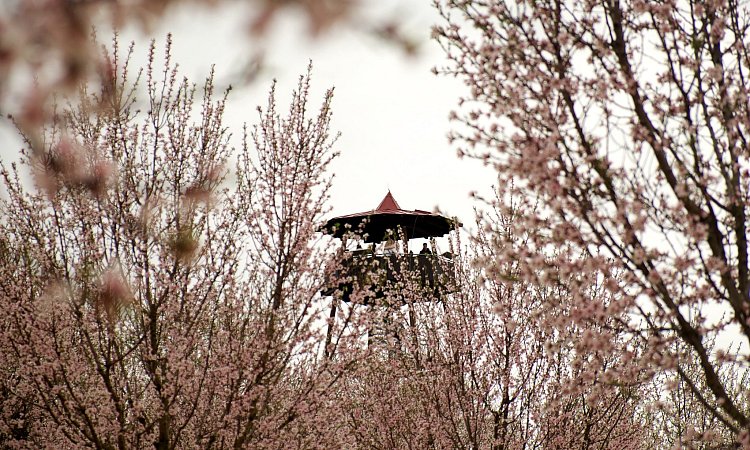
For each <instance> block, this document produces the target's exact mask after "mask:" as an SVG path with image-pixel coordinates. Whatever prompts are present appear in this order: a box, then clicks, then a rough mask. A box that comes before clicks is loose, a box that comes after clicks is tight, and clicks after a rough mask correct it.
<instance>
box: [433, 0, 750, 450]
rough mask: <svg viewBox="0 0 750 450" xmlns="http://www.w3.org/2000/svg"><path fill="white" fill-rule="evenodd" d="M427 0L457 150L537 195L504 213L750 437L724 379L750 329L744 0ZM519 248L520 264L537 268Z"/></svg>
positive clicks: (647, 363) (651, 366) (743, 438)
mask: <svg viewBox="0 0 750 450" xmlns="http://www.w3.org/2000/svg"><path fill="white" fill-rule="evenodd" d="M436 6H437V8H438V9H439V11H440V12H441V14H442V15H443V17H444V18H445V24H444V25H443V26H441V27H438V28H436V29H435V36H436V37H437V39H438V41H439V42H440V43H441V44H442V45H443V47H444V49H445V51H446V53H447V55H448V57H449V59H450V64H448V66H447V67H445V68H443V69H442V71H443V72H444V73H446V74H449V75H454V76H458V77H461V78H463V79H464V80H465V82H466V84H467V86H468V87H469V90H470V93H469V95H467V97H466V98H464V99H462V103H461V104H462V106H461V108H460V110H459V111H458V112H457V113H455V115H454V116H453V117H454V119H455V120H456V121H457V128H456V131H455V133H453V134H452V136H451V138H452V139H453V141H454V142H455V143H456V144H457V145H458V146H459V149H460V152H461V153H463V154H466V155H470V156H473V157H477V158H481V159H483V160H484V161H486V162H487V163H488V164H491V165H492V166H493V167H494V168H496V169H497V171H498V174H499V177H500V180H501V181H500V183H501V187H503V188H506V189H510V186H512V185H513V183H515V186H517V187H518V189H519V190H520V191H521V192H522V193H523V194H524V195H526V196H528V198H530V199H531V201H533V202H538V204H539V205H541V206H540V207H539V208H538V209H536V210H535V211H531V212H530V214H528V215H525V216H523V217H521V218H520V220H518V221H517V222H516V224H515V225H514V226H515V227H517V228H519V229H520V230H530V229H535V230H537V231H538V232H537V233H535V234H534V235H533V240H532V241H533V244H534V247H536V248H550V247H557V248H559V249H560V251H558V252H556V255H557V256H556V260H555V261H554V262H553V264H552V265H551V266H552V267H557V268H560V269H561V270H565V271H568V272H578V273H581V272H590V273H591V274H592V275H591V276H597V277H601V279H602V283H603V285H604V286H605V287H606V289H607V290H608V291H609V292H610V293H611V294H612V296H613V303H612V304H611V305H610V307H609V309H608V310H607V311H606V313H607V314H613V313H615V312H625V313H627V314H628V317H629V320H627V321H624V322H623V323H622V324H621V331H622V332H623V333H626V335H627V336H629V339H632V342H633V343H632V345H633V346H634V347H635V346H642V347H643V348H644V349H645V351H644V353H643V354H642V355H640V356H639V362H640V364H641V366H642V369H643V371H644V372H649V371H650V372H654V373H663V374H666V375H668V376H670V377H671V376H672V375H674V376H677V377H678V378H679V383H678V384H679V385H680V386H682V388H684V389H686V390H687V391H688V392H689V393H690V395H691V396H692V398H693V399H694V400H695V402H696V404H698V405H700V407H701V408H703V409H704V410H705V411H707V412H708V413H709V414H710V415H711V416H712V417H713V418H714V419H715V420H716V421H717V422H718V423H720V424H721V425H720V426H721V427H722V428H723V429H724V430H726V431H727V432H728V433H730V434H732V435H734V437H735V439H736V440H737V442H740V443H741V444H742V445H743V446H746V447H750V429H749V427H750V421H749V418H750V409H748V403H747V398H746V393H745V392H744V390H743V389H741V388H740V387H739V386H738V385H737V383H736V380H737V378H736V377H731V376H730V377H727V376H724V374H727V373H734V374H739V375H741V374H743V373H744V372H745V371H746V370H747V364H748V357H747V355H748V354H747V345H748V339H750V300H749V299H750V278H749V277H748V273H750V266H749V265H748V244H747V229H746V227H747V219H746V216H747V211H748V198H747V195H748V182H750V172H749V171H748V153H747V151H748V145H747V134H748V128H749V126H750V116H749V115H748V95H747V80H746V76H747V71H748V66H749V65H750V64H749V63H750V61H749V60H748V51H747V43H748V35H747V29H748V23H749V22H750V15H749V14H748V9H747V7H746V5H744V4H741V3H738V2H733V1H727V2H722V1H710V2H704V1H691V0H686V1H656V2H646V1H640V0H632V1H630V0H607V1H583V2H578V1H566V0H542V1H524V0H521V1H517V2H504V1H496V0H489V1H485V2H469V1H459V0H447V1H438V2H436ZM581 255H583V256H581ZM508 256H511V255H506V254H504V252H503V249H500V248H498V249H497V253H496V257H497V258H498V259H501V260H502V259H503V258H504V257H508ZM520 256H523V259H522V261H523V263H524V264H525V265H528V266H529V267H530V268H531V269H533V270H530V272H529V273H531V272H535V271H537V270H541V271H545V270H548V268H549V267H550V265H549V264H547V262H542V261H540V260H538V259H534V258H533V257H525V256H524V255H520ZM572 300H573V301H574V302H577V303H579V304H580V307H581V308H584V307H585V303H586V299H585V298H583V297H581V298H573V299H572ZM709 342H715V343H716V344H717V346H716V347H715V348H714V347H711V346H709V345H708V343H709ZM728 342H733V343H734V346H733V347H732V348H733V349H734V350H735V351H728ZM738 348H739V351H736V350H737V349H738ZM688 366H689V367H692V368H694V369H695V370H688V369H687V367H688ZM609 372H610V375H609V376H610V377H612V380H613V382H618V383H622V382H625V381H626V379H625V378H626V377H623V374H621V373H618V372H617V371H609ZM693 437H694V436H691V437H690V439H693ZM709 437H710V438H711V439H713V437H711V436H709ZM698 438H700V436H698ZM724 444H725V445H727V443H726V442H725V443H724Z"/></svg>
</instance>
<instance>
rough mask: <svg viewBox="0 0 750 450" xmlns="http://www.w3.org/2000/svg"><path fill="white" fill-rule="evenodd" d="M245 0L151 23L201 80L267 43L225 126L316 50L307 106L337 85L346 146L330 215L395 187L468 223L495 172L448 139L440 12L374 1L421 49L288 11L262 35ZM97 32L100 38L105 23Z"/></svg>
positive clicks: (339, 125) (458, 89) (403, 201)
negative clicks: (314, 25) (311, 25)
mask: <svg viewBox="0 0 750 450" xmlns="http://www.w3.org/2000/svg"><path fill="white" fill-rule="evenodd" d="M241 8H242V7H241V6H240V5H236V4H234V5H226V6H225V7H223V8H221V9H199V8H195V7H183V8H181V9H179V10H177V11H175V12H174V13H173V14H172V17H171V18H170V19H169V21H167V22H165V23H164V24H162V26H160V27H159V28H158V29H156V30H153V31H152V32H151V35H152V36H153V37H155V38H156V41H157V45H158V46H159V49H160V50H161V49H163V37H164V36H165V35H166V33H167V32H172V33H173V42H174V46H173V50H174V52H173V57H174V60H175V61H176V62H178V63H179V64H180V66H181V67H182V70H183V73H184V74H185V75H187V76H188V77H189V78H190V79H191V80H192V81H193V82H196V83H200V82H201V81H202V79H203V78H204V77H205V75H206V74H207V73H208V70H209V68H210V66H211V64H215V65H216V73H217V79H218V80H219V84H221V82H222V81H226V80H230V79H231V78H232V76H233V75H235V74H236V73H237V72H238V70H239V69H238V68H237V67H238V66H241V65H242V64H244V62H245V61H246V60H247V57H248V56H249V55H251V54H253V53H254V52H255V51H256V50H258V49H260V48H263V49H264V50H265V65H264V67H263V69H262V70H261V72H260V73H259V74H258V76H257V77H256V78H255V79H254V80H253V81H252V82H251V83H250V84H248V85H246V86H242V87H240V88H239V89H237V88H236V83H233V84H235V89H233V91H232V92H231V94H230V97H229V104H228V110H227V114H226V125H227V126H228V127H229V129H230V131H231V132H232V133H233V134H234V135H235V137H236V138H237V141H238V138H239V137H240V135H241V132H242V123H243V122H248V123H253V122H255V121H256V117H257V115H256V112H255V107H256V106H257V105H259V104H260V105H265V102H266V94H267V91H268V88H269V86H270V83H271V80H272V79H273V78H276V79H278V82H279V83H278V86H277V94H280V98H279V102H278V103H279V109H280V110H281V111H284V110H285V108H286V106H287V101H288V100H287V99H288V96H289V93H290V92H291V91H292V89H294V88H295V87H296V83H297V77H298V76H299V75H300V74H302V73H304V71H305V69H306V66H307V62H308V60H310V59H312V61H313V65H314V68H313V80H312V85H313V86H312V87H313V95H312V97H311V99H310V102H311V106H312V108H311V111H312V110H313V109H314V108H315V107H317V106H318V105H319V104H320V102H321V100H322V95H323V92H324V90H325V89H327V88H328V87H331V86H334V87H335V89H336V90H335V96H334V101H333V121H332V129H333V130H334V131H340V132H341V137H340V139H339V141H338V142H337V144H336V147H335V148H336V149H337V150H338V151H339V152H340V153H341V156H340V157H339V158H338V160H337V161H335V163H334V165H333V167H332V169H333V172H334V173H335V178H334V185H333V189H332V192H331V205H330V206H331V207H332V212H331V215H332V216H333V215H341V214H348V213H354V212H359V211H363V210H368V209H371V208H374V207H375V206H377V204H378V203H379V202H380V200H381V199H382V197H383V196H384V195H385V193H386V192H387V190H388V189H390V190H391V192H392V193H393V195H394V197H395V198H396V200H397V201H398V202H399V204H400V205H401V207H402V208H405V209H425V210H432V209H433V208H435V207H439V208H440V209H441V210H442V211H444V212H445V213H447V214H449V215H456V216H458V217H459V218H460V219H461V220H462V221H463V222H464V224H465V225H470V224H471V223H472V221H473V212H472V208H473V206H474V203H473V201H472V200H471V199H470V198H469V192H470V191H472V190H476V191H479V192H489V191H490V186H491V185H492V184H494V183H495V176H494V174H493V172H492V171H491V170H490V169H487V168H484V167H482V166H481V164H479V163H478V162H475V161H469V160H459V159H458V158H457V156H456V150H455V148H454V147H452V146H450V145H449V144H448V143H447V140H446V134H447V132H448V131H449V130H450V124H449V122H448V120H447V117H448V113H449V111H450V110H451V108H453V107H454V106H455V105H456V104H457V100H458V97H459V96H460V95H461V94H462V93H463V92H464V86H463V85H462V83H461V82H460V81H459V80H455V79H449V78H446V77H442V76H435V75H433V74H432V73H431V72H430V69H431V68H432V67H433V66H435V65H441V64H443V63H444V56H443V54H442V50H441V49H440V47H439V46H438V45H437V43H435V42H433V41H431V40H429V34H430V27H431V25H432V24H434V23H437V22H438V21H439V17H438V15H437V13H436V12H435V11H434V10H433V9H432V7H431V6H430V2H429V1H428V0H420V1H410V2H408V3H406V2H397V1H395V0H388V1H385V0H383V1H382V2H379V3H378V6H377V11H374V13H376V14H386V15H388V14H394V13H395V14H397V15H398V17H399V20H400V21H401V25H402V26H403V27H404V32H405V33H406V34H407V35H409V36H411V37H413V38H414V39H416V40H417V41H418V42H419V43H420V44H421V45H420V50H419V53H418V55H417V56H416V57H409V56H407V55H406V54H405V53H404V52H403V51H401V50H400V49H398V48H396V47H395V46H394V45H393V44H389V43H385V42H383V41H381V40H378V39H377V38H375V37H373V36H371V35H368V34H366V33H361V32H356V31H355V30H352V29H351V26H349V28H348V29H342V28H341V27H339V28H337V29H335V30H333V31H332V32H330V33H328V34H326V35H324V36H323V37H322V38H318V39H313V38H311V37H310V36H309V34H308V33H307V30H306V22H305V21H304V20H302V19H301V17H295V16H294V15H293V14H292V15H290V14H287V13H284V15H283V16H280V17H279V18H278V19H277V20H276V21H275V23H274V24H273V26H272V28H271V29H270V30H269V31H270V32H269V33H268V34H267V37H266V38H265V42H263V43H262V45H258V44H259V43H258V42H257V41H256V42H253V38H252V37H249V36H248V35H247V33H246V26H247V23H248V15H247V13H246V12H244V11H243V10H242V9H241ZM99 37H100V39H101V40H102V41H105V40H106V39H107V36H105V35H103V33H101V32H100V36H99ZM125 40H127V41H129V40H135V41H136V55H137V57H138V58H139V59H140V58H143V57H144V55H145V53H146V50H147V46H148V41H149V38H148V37H146V36H143V35H142V34H140V33H136V32H127V33H123V41H125ZM123 44H124V42H123ZM3 120H4V119H3ZM2 125H5V126H0V157H1V158H2V159H3V160H5V161H7V160H9V159H15V157H16V155H17V154H18V149H19V148H20V142H19V141H18V140H17V139H16V138H15V137H14V134H13V132H12V130H9V128H8V127H7V123H5V124H2Z"/></svg>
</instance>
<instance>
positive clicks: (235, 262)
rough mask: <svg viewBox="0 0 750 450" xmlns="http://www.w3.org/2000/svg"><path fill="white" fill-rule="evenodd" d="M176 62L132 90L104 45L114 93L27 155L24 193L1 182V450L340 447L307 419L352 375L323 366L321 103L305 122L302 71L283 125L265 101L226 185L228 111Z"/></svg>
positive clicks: (100, 96) (134, 81)
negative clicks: (318, 230)
mask: <svg viewBox="0 0 750 450" xmlns="http://www.w3.org/2000/svg"><path fill="white" fill-rule="evenodd" d="M170 46H171V44H170V43H169V42H168V43H167V46H166V50H165V52H164V63H163V66H161V65H160V64H158V63H157V62H156V59H157V57H156V55H155V51H156V49H155V46H154V45H153V44H152V46H151V49H150V58H149V63H148V65H147V66H146V67H145V69H144V70H142V71H140V70H139V71H137V72H136V73H133V71H132V70H131V69H130V68H129V66H128V63H129V60H130V52H132V48H131V50H130V51H129V52H127V54H126V55H125V56H123V55H122V54H121V49H120V48H119V47H118V45H117V43H116V42H115V44H114V47H113V51H112V52H111V53H108V54H106V55H105V58H106V59H107V60H108V63H109V65H110V66H111V67H112V69H113V70H112V71H111V72H110V75H111V77H110V78H109V79H108V80H107V83H105V84H104V85H103V86H101V87H96V88H92V87H90V86H83V87H81V88H80V97H79V98H77V99H75V101H74V102H71V103H70V104H68V105H63V106H60V107H59V108H58V112H57V114H56V115H55V119H56V121H55V123H54V124H53V126H51V127H49V128H48V129H46V130H45V132H44V133H43V136H44V138H45V139H44V149H45V153H44V157H43V158H41V159H40V158H39V157H38V155H36V154H32V153H33V152H32V151H31V150H30V148H29V147H27V148H26V149H25V150H24V152H25V153H24V154H25V160H24V167H23V169H30V170H32V171H33V173H34V174H35V177H34V179H35V181H36V186H35V189H27V188H26V187H25V186H24V184H23V183H22V182H21V181H20V177H21V175H20V173H21V169H19V168H16V167H10V168H9V167H5V166H3V169H2V176H3V180H4V187H5V189H6V191H7V196H6V197H4V198H3V199H2V207H0V211H1V213H0V214H1V215H2V218H1V219H0V236H1V237H0V260H1V261H2V264H0V271H2V273H1V274H0V317H2V319H0V323H1V324H2V326H1V327H0V366H1V367H2V369H0V402H1V403H0V411H1V412H0V443H2V444H0V445H2V446H4V447H5V446H7V447H26V448H39V447H95V448H147V447H152V446H153V447H154V448H159V449H167V448H183V447H202V448H228V447H235V448H240V447H242V448H244V447H254V448H260V447H274V448H289V446H291V445H295V446H297V447H299V448H314V447H315V446H323V447H325V446H327V445H331V446H335V444H331V443H330V442H327V441H326V440H325V439H324V437H325V436H324V434H323V433H322V431H323V430H324V427H323V426H322V425H321V424H322V423H325V422H326V419H325V415H326V412H327V411H326V410H325V409H320V408H318V407H317V406H318V405H319V402H320V401H321V399H322V398H323V397H322V394H323V393H325V391H326V389H327V388H328V387H329V385H330V384H332V383H334V382H335V381H336V379H337V377H338V376H339V375H340V370H341V367H344V365H343V363H341V364H339V363H337V362H333V361H322V362H321V361H318V357H317V355H318V354H319V353H320V352H319V351H318V348H319V346H320V343H321V342H322V339H321V338H322V336H321V333H320V332H319V331H318V328H319V327H316V326H313V325H314V323H315V322H316V321H317V320H319V319H318V310H317V308H316V307H315V303H314V301H315V299H316V298H317V296H318V294H317V292H318V291H319V290H320V287H321V285H322V279H323V276H322V275H323V274H322V270H321V267H324V266H325V261H326V259H327V256H326V255H327V250H326V247H325V245H317V246H313V245H312V244H311V237H312V236H313V234H314V232H315V224H316V221H317V220H319V219H320V217H321V215H322V214H323V212H324V211H325V207H324V202H325V200H326V198H327V189H328V185H329V181H328V178H327V175H326V173H325V170H326V167H327V165H328V163H329V162H330V160H331V158H332V157H333V156H334V154H333V153H332V152H331V145H332V144H333V142H334V141H335V136H332V135H331V134H330V132H329V124H330V120H331V108H330V105H331V98H332V91H329V92H328V93H327V94H326V95H325V98H324V101H323V104H322V106H321V109H320V110H319V112H318V113H317V114H316V115H315V116H314V118H309V117H308V111H307V108H308V106H307V98H308V91H309V86H310V72H309V71H308V73H307V75H304V76H302V77H300V81H299V85H298V87H297V90H296V91H295V92H294V94H293V96H292V101H291V107H290V110H289V112H288V113H287V115H285V116H281V115H280V114H279V112H278V111H277V108H276V104H275V90H274V89H272V90H271V92H270V95H269V103H268V106H267V108H265V109H260V108H259V117H258V120H259V122H258V125H257V126H256V127H255V128H254V129H253V131H252V132H251V137H252V139H250V140H249V141H248V140H247V139H246V141H245V144H244V145H243V147H242V149H241V151H240V152H239V163H238V165H237V170H236V172H231V171H230V170H229V169H227V168H226V167H227V166H228V164H229V163H230V162H231V160H232V156H233V149H232V148H231V147H230V145H229V133H228V131H227V130H226V128H225V127H224V126H223V125H222V115H223V112H224V106H225V103H226V98H227V97H226V93H225V94H224V95H223V96H218V97H217V96H216V95H215V93H214V89H213V82H212V79H211V78H210V77H209V78H208V79H207V80H206V81H205V82H204V84H203V85H202V87H201V88H200V89H199V88H198V87H197V86H195V85H194V84H191V83H190V82H188V80H186V79H182V78H181V77H180V76H179V74H178V72H177V70H176V66H175V65H174V64H173V62H172V61H171V58H170ZM140 89H144V90H143V91H141V90H140ZM142 93H143V95H144V97H145V98H143V99H142V98H141V94H142ZM138 107H140V108H142V109H140V110H139V109H137V108H138ZM230 174H233V175H230Z"/></svg>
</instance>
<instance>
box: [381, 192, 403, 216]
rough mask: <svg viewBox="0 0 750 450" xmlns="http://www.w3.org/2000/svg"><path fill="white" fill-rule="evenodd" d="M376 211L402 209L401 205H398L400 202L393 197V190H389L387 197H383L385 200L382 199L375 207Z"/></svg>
mask: <svg viewBox="0 0 750 450" xmlns="http://www.w3.org/2000/svg"><path fill="white" fill-rule="evenodd" d="M375 211H401V207H400V206H398V202H397V201H396V199H395V198H393V194H391V191H390V190H389V191H388V193H387V194H385V197H383V201H381V202H380V204H379V205H378V207H377V208H375Z"/></svg>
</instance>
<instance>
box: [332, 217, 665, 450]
mask: <svg viewBox="0 0 750 450" xmlns="http://www.w3.org/2000/svg"><path fill="white" fill-rule="evenodd" d="M495 206H496V207H499V205H495ZM490 209H491V211H493V212H492V214H491V215H487V216H485V217H484V218H483V220H482V222H481V225H483V227H482V228H480V231H479V232H478V235H477V236H476V237H475V238H474V240H473V241H472V243H471V244H470V245H469V248H468V249H466V250H459V249H460V248H461V246H460V245H455V247H454V253H456V254H457V255H459V254H460V256H461V257H460V258H457V259H456V260H455V266H454V267H455V268H456V273H455V283H456V285H455V289H454V290H452V291H451V292H450V293H449V294H447V295H445V296H444V297H443V298H442V299H441V301H439V302H434V301H433V302H426V301H424V300H425V299H424V298H420V295H419V289H415V288H413V286H410V285H409V284H408V283H407V284H406V285H405V286H404V288H403V289H402V290H401V291H400V292H399V293H398V294H399V296H398V298H392V300H393V301H391V302H389V304H390V305H391V315H390V318H391V321H390V326H391V329H390V330H389V331H390V333H388V335H390V336H393V337H392V338H390V339H383V340H381V341H380V342H379V343H378V344H379V345H380V346H381V347H384V348H385V351H382V352H379V353H372V354H370V355H367V356H366V357H365V358H363V359H362V360H360V363H359V364H358V368H357V369H356V370H355V371H353V372H351V373H349V374H347V375H346V376H345V380H344V381H343V382H342V383H341V384H339V385H338V386H337V387H336V389H335V391H336V393H335V396H336V397H337V400H336V401H337V402H339V404H340V406H339V407H340V409H341V410H342V412H343V414H342V415H341V416H340V417H339V420H337V423H340V424H341V425H338V426H341V427H343V429H344V430H347V431H346V433H345V435H347V436H349V442H348V444H347V447H349V448H475V449H523V448H530V449H533V448H561V449H562V448H566V449H567V448H578V447H582V448H619V449H625V448H633V449H635V448H643V447H644V446H645V445H646V442H647V441H646V438H647V434H648V430H649V428H650V426H649V425H650V424H647V423H645V422H644V421H642V418H641V415H640V414H639V409H638V408H639V406H640V402H639V400H638V399H639V396H641V395H642V392H641V386H640V385H639V384H637V383H630V384H628V385H616V384H614V383H609V382H608V381H609V380H604V379H603V376H602V375H597V371H598V373H599V374H601V373H603V372H604V371H605V370H604V369H606V368H607V367H618V368H619V369H620V370H631V371H632V373H634V374H635V375H636V376H638V375H639V373H638V372H639V369H638V367H637V366H636V367H631V365H630V363H629V361H627V360H624V359H623V358H622V357H621V354H622V352H620V351H614V352H613V351H611V350H612V349H614V348H616V347H617V345H618V343H617V342H616V341H617V339H618V338H617V337H616V336H615V333H614V332H612V331H611V330H608V327H610V328H611V327H612V326H613V324H616V319H615V318H610V317H606V316H601V315H599V316H595V315H594V314H590V313H588V312H585V311H579V310H577V305H575V304H571V302H569V298H571V297H572V295H571V291H573V290H576V289H578V290H580V291H588V292H587V293H581V295H588V296H589V302H590V303H591V304H602V303H605V304H606V303H607V302H608V301H609V299H608V294H607V293H606V292H604V291H603V290H601V289H600V288H598V287H597V286H593V285H592V284H591V282H590V280H587V276H588V274H580V275H579V274H568V275H566V276H564V277H565V279H564V280H563V279H561V280H560V282H559V283H558V284H557V285H555V286H549V285H547V284H543V283H538V282H536V283H532V282H529V281H527V280H524V279H522V278H521V276H520V273H519V272H520V270H521V268H522V265H521V264H519V262H518V261H498V260H497V259H496V258H495V252H496V247H498V246H502V247H506V246H507V247H513V248H516V249H521V248H525V247H526V246H527V242H526V238H525V237H524V236H512V235H511V234H510V232H511V227H510V224H511V223H512V222H513V221H514V217H513V216H512V215H506V214H505V213H504V212H503V211H501V210H500V209H492V208H490ZM559 275H560V274H559ZM560 276H561V278H562V277H563V275H560ZM411 292H413V293H414V294H413V295H411ZM395 305H403V306H400V307H398V306H395ZM572 316H579V317H584V316H585V318H584V319H583V320H585V321H586V323H585V326H583V325H582V324H581V323H580V321H575V320H572V319H571V317H572ZM539 317H546V318H547V319H548V320H547V321H541V320H538V318H539ZM553 322H554V323H553ZM412 324H413V325H412ZM594 333H595V334H594ZM587 339H597V340H598V342H601V343H602V345H600V346H599V347H596V348H595V347H594V346H587V345H584V344H583V343H584V342H585V341H586V340H587ZM610 341H615V342H612V343H610Z"/></svg>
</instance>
